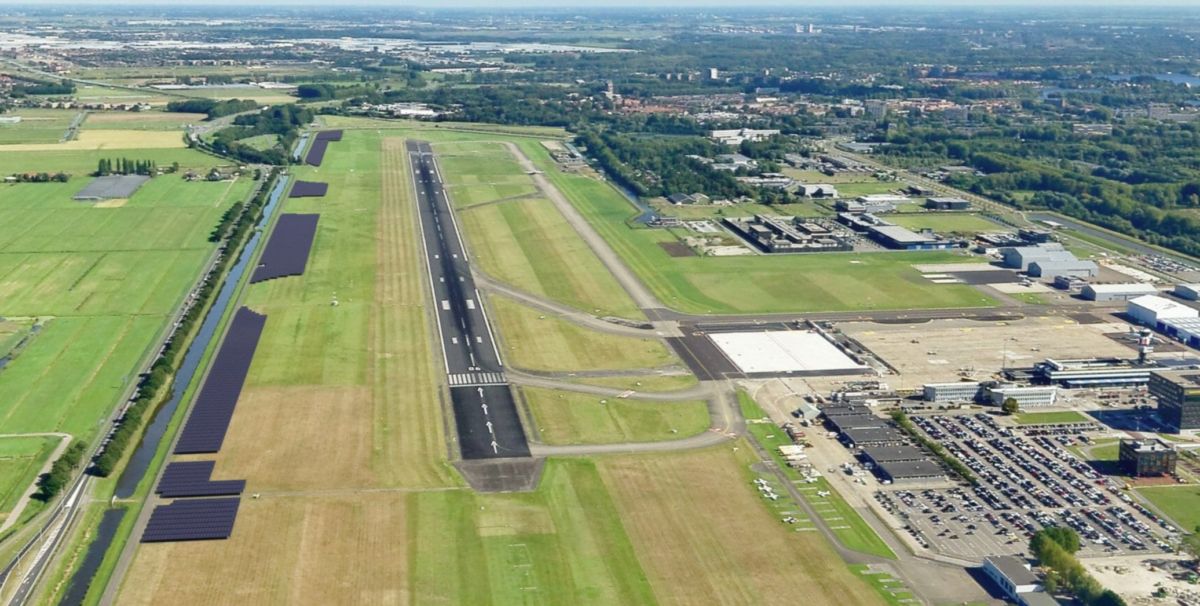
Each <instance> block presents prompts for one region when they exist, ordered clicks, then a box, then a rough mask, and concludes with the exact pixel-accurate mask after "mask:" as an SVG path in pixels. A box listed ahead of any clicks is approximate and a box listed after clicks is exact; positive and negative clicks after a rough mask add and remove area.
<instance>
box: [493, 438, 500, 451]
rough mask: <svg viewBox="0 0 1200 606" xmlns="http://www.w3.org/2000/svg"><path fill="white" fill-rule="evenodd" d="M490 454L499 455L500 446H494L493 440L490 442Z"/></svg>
mask: <svg viewBox="0 0 1200 606" xmlns="http://www.w3.org/2000/svg"><path fill="white" fill-rule="evenodd" d="M492 454H500V446H499V445H498V444H496V441H495V440H492Z"/></svg>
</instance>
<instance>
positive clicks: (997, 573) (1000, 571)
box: [983, 556, 1053, 606]
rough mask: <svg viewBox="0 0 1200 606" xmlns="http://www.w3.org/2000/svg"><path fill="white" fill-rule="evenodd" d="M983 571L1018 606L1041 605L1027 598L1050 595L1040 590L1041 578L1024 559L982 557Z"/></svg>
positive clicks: (1041, 587)
mask: <svg viewBox="0 0 1200 606" xmlns="http://www.w3.org/2000/svg"><path fill="white" fill-rule="evenodd" d="M983 572H984V574H986V575H987V576H988V578H990V579H991V580H992V581H995V583H996V584H997V585H999V586H1000V589H1001V590H1002V591H1004V595H1005V596H1006V597H1008V598H1009V599H1010V600H1012V601H1014V602H1015V603H1017V604H1019V605H1020V606H1041V603H1040V602H1034V601H1032V600H1030V599H1029V598H1030V597H1032V596H1037V595H1042V596H1046V597H1050V596H1047V595H1046V594H1045V593H1044V592H1043V591H1042V590H1043V589H1044V588H1043V586H1042V583H1041V579H1039V578H1038V576H1037V575H1036V574H1034V573H1033V570H1032V569H1031V568H1030V566H1029V564H1027V563H1025V561H1024V560H1020V559H1017V558H1015V557H1012V556H988V557H986V558H984V559H983ZM1051 601H1053V598H1052V597H1051Z"/></svg>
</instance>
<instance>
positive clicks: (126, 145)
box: [0, 130, 187, 152]
mask: <svg viewBox="0 0 1200 606" xmlns="http://www.w3.org/2000/svg"><path fill="white" fill-rule="evenodd" d="M60 136H61V135H60ZM173 147H177V148H182V147H187V146H186V145H185V144H184V142H183V133H180V132H178V131H160V130H81V131H80V132H79V134H78V135H77V136H76V137H75V138H74V139H72V140H70V141H67V142H66V143H25V144H18V145H4V146H0V152H45V151H52V152H57V151H81V150H114V149H123V150H134V149H169V148H173Z"/></svg>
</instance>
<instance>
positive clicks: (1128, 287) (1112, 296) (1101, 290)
mask: <svg viewBox="0 0 1200 606" xmlns="http://www.w3.org/2000/svg"><path fill="white" fill-rule="evenodd" d="M1080 294H1082V295H1083V298H1085V299H1087V300H1089V301H1097V302H1105V301H1128V300H1130V299H1136V298H1138V297H1142V296H1145V295H1155V294H1158V289H1157V288H1154V286H1153V285H1152V284H1088V285H1087V286H1084V287H1083V292H1082V293H1080Z"/></svg>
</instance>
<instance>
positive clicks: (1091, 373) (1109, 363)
mask: <svg viewBox="0 0 1200 606" xmlns="http://www.w3.org/2000/svg"><path fill="white" fill-rule="evenodd" d="M1151 370H1153V367H1152V366H1148V365H1145V364H1141V363H1138V362H1135V361H1132V360H1122V359H1119V358H1087V359H1082V360H1053V359H1050V358H1047V359H1046V360H1044V361H1042V362H1038V363H1036V364H1034V365H1033V370H1032V371H1031V375H1032V376H1031V378H1032V380H1033V381H1034V382H1037V383H1044V384H1049V385H1059V386H1062V387H1068V388H1072V389H1074V388H1106V387H1135V386H1138V385H1145V384H1146V382H1147V381H1149V380H1150V371H1151Z"/></svg>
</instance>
